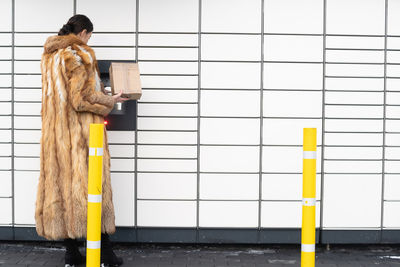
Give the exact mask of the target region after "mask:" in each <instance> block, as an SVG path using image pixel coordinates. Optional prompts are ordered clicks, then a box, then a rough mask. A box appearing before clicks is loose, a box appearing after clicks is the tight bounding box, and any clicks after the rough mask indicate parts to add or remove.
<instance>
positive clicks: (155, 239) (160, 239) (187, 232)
mask: <svg viewBox="0 0 400 267" xmlns="http://www.w3.org/2000/svg"><path fill="white" fill-rule="evenodd" d="M137 242H146V243H196V229H195V228H168V227H163V228H161V227H160V228H159V227H150V228H146V227H143V228H138V229H137Z"/></svg>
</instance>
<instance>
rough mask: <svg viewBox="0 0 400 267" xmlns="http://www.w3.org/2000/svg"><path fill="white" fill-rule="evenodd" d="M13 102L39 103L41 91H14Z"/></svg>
mask: <svg viewBox="0 0 400 267" xmlns="http://www.w3.org/2000/svg"><path fill="white" fill-rule="evenodd" d="M14 100H15V101H41V100H42V89H40V88H39V89H14Z"/></svg>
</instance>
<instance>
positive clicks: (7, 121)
mask: <svg viewBox="0 0 400 267" xmlns="http://www.w3.org/2000/svg"><path fill="white" fill-rule="evenodd" d="M0 125H1V127H2V128H11V116H0Z"/></svg>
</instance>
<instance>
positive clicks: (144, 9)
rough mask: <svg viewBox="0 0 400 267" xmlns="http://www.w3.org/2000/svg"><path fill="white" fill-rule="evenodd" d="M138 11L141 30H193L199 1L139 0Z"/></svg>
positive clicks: (196, 23) (194, 29) (195, 27)
mask: <svg viewBox="0 0 400 267" xmlns="http://www.w3.org/2000/svg"><path fill="white" fill-rule="evenodd" d="M139 11H140V12H139V21H140V23H139V31H141V32H151V31H156V32H166V31H169V32H193V31H197V29H198V21H199V15H198V14H199V3H198V2H197V1H195V0H190V1H188V0H164V1H161V2H160V1H157V0H146V1H140V2H139ZM183 22H184V23H183Z"/></svg>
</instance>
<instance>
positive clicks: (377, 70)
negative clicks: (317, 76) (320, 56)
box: [325, 64, 390, 76]
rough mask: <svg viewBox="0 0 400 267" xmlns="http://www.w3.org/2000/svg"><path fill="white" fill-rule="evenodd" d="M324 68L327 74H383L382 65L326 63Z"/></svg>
mask: <svg viewBox="0 0 400 267" xmlns="http://www.w3.org/2000/svg"><path fill="white" fill-rule="evenodd" d="M325 70H326V75H328V76H383V72H384V67H383V65H366V64H326V69H325ZM388 76H390V75H389V74H388Z"/></svg>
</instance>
